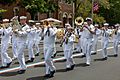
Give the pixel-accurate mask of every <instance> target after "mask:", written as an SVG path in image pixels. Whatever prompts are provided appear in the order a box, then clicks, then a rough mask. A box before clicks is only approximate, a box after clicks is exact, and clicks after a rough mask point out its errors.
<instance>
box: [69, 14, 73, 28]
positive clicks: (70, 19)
mask: <svg viewBox="0 0 120 80" xmlns="http://www.w3.org/2000/svg"><path fill="white" fill-rule="evenodd" d="M68 20H69V24H70V25H71V26H72V13H70V14H69V15H68Z"/></svg>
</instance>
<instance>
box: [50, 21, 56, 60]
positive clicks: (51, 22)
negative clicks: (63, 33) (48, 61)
mask: <svg viewBox="0 0 120 80" xmlns="http://www.w3.org/2000/svg"><path fill="white" fill-rule="evenodd" d="M49 23H50V26H51V27H52V28H53V29H54V30H55V31H56V30H57V28H56V26H55V25H54V24H53V21H49ZM55 41H56V37H55ZM56 55H57V52H56V45H55V44H54V52H53V55H52V58H54V57H55V56H56Z"/></svg>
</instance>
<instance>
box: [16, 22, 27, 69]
mask: <svg viewBox="0 0 120 80" xmlns="http://www.w3.org/2000/svg"><path fill="white" fill-rule="evenodd" d="M27 29H29V26H28V25H27V24H26V25H24V26H23V27H22V31H18V35H17V37H18V46H17V47H18V57H17V58H18V61H19V64H20V69H21V70H25V69H26V68H27V67H26V64H25V58H24V49H25V48H26V40H27V32H26V30H27Z"/></svg>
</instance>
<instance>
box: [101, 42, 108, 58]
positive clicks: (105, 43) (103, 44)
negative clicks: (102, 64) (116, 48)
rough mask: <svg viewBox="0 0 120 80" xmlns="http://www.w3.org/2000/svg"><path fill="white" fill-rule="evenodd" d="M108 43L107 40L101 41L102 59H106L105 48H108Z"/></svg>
mask: <svg viewBox="0 0 120 80" xmlns="http://www.w3.org/2000/svg"><path fill="white" fill-rule="evenodd" d="M108 43H109V41H108V40H102V48H103V50H102V55H103V58H105V57H107V47H108Z"/></svg>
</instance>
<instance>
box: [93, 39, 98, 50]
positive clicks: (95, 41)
mask: <svg viewBox="0 0 120 80" xmlns="http://www.w3.org/2000/svg"><path fill="white" fill-rule="evenodd" d="M97 42H98V37H95V38H94V41H93V51H94V52H97Z"/></svg>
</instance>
